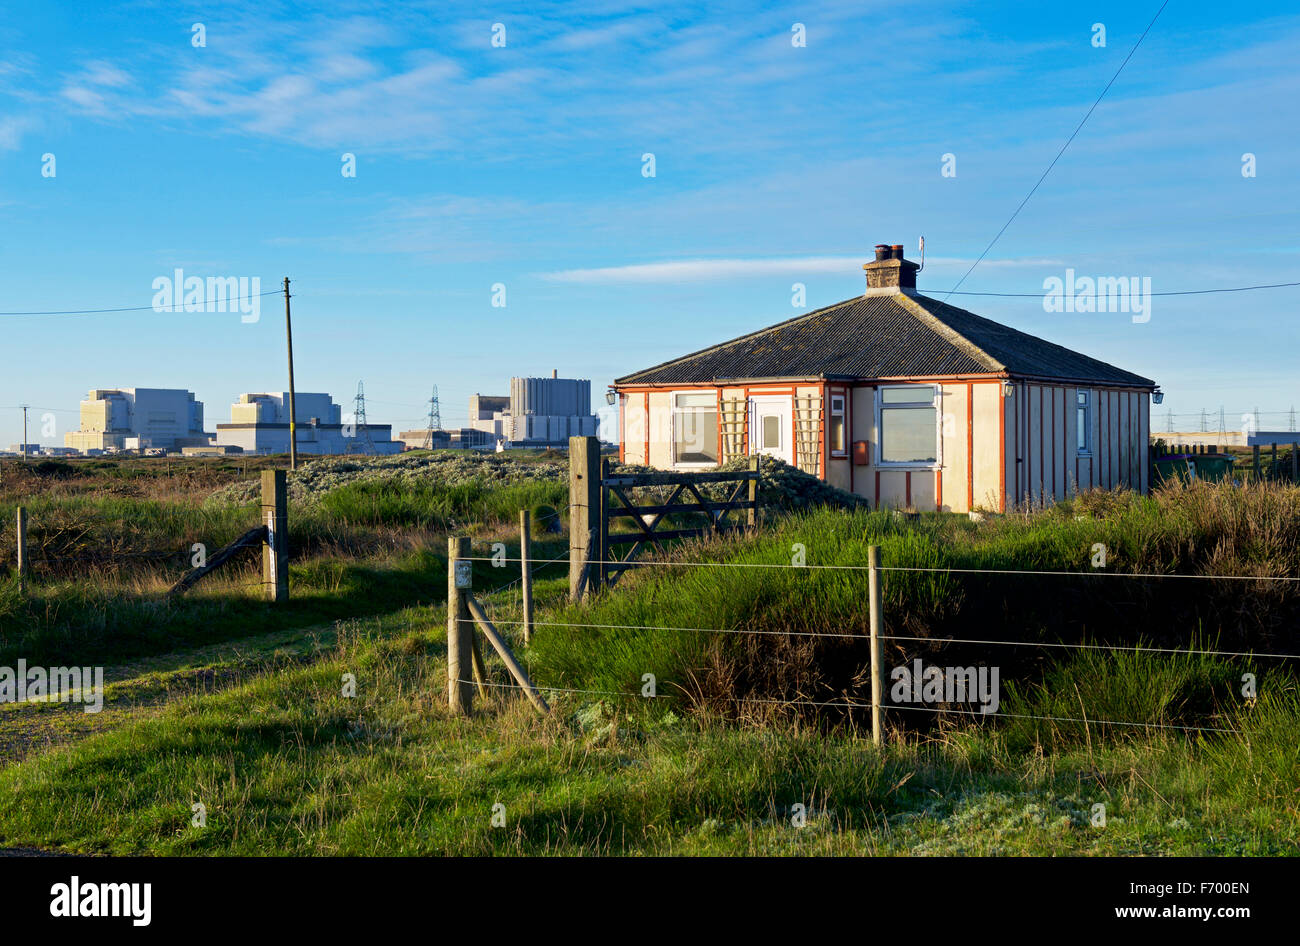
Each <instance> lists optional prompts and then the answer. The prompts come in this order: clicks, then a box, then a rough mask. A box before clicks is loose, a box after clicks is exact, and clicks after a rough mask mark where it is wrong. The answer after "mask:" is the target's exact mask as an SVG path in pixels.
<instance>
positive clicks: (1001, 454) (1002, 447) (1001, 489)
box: [998, 384, 1019, 512]
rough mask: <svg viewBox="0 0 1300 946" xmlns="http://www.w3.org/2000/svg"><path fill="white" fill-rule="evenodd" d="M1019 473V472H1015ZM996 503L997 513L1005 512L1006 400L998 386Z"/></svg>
mask: <svg viewBox="0 0 1300 946" xmlns="http://www.w3.org/2000/svg"><path fill="white" fill-rule="evenodd" d="M1016 472H1017V473H1019V470H1017V471H1016ZM998 502H999V503H1000V506H999V509H998V511H999V512H1006V511H1007V399H1006V398H1004V397H1003V396H1002V385H1000V384H999V385H998Z"/></svg>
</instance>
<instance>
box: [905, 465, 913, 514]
mask: <svg viewBox="0 0 1300 946" xmlns="http://www.w3.org/2000/svg"><path fill="white" fill-rule="evenodd" d="M904 502H906V504H907V508H908V509H911V508H912V471H911V470H908V471H907V498H906V499H905V500H904Z"/></svg>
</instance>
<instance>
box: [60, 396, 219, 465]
mask: <svg viewBox="0 0 1300 946" xmlns="http://www.w3.org/2000/svg"><path fill="white" fill-rule="evenodd" d="M128 439H130V440H133V441H134V442H135V444H136V447H135V448H139V445H140V444H142V443H147V445H148V446H150V447H153V448H158V449H163V450H179V449H181V448H183V447H197V446H203V445H205V444H209V443H211V442H212V435H211V434H209V433H205V432H204V430H203V402H202V401H196V400H195V399H194V394H193V393H192V392H190V391H184V390H181V389H178V388H117V389H96V390H93V391H91V392H90V396H89V397H87V398H86V400H84V401H82V402H81V426H80V428H79V429H78V430H72V431H69V432H68V433H66V434H64V435H63V443H64V446H66V447H71V448H72V449H74V450H76V451H78V452H79V453H89V452H91V451H102V452H110V451H114V450H123V449H128V448H127V446H126V442H127V440H128Z"/></svg>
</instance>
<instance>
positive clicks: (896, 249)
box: [889, 243, 903, 259]
mask: <svg viewBox="0 0 1300 946" xmlns="http://www.w3.org/2000/svg"><path fill="white" fill-rule="evenodd" d="M889 249H890V251H891V252H890V254H889V258H890V259H902V258H903V244H901V243H895V244H894V245H893V246H891V247H890V248H889Z"/></svg>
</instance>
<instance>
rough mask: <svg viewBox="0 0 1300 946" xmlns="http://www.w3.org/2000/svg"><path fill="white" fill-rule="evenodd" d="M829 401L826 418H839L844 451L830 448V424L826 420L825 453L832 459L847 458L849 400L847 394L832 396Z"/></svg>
mask: <svg viewBox="0 0 1300 946" xmlns="http://www.w3.org/2000/svg"><path fill="white" fill-rule="evenodd" d="M830 400H831V409H830V413H829V414H828V415H827V416H828V417H829V418H831V419H833V418H835V417H839V418H840V424H841V427H842V428H843V430H844V449H842V450H836V449H835V448H834V447H833V446H831V424H830V421H829V420H828V421H827V424H826V447H827V452H828V453H830V455H831V456H833V457H847V456H848V455H849V398H848V395H847V394H832V395H831V396H830ZM836 401H839V403H840V406H839V407H838V408H837V407H836V406H835V402H836Z"/></svg>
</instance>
